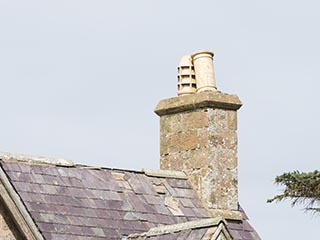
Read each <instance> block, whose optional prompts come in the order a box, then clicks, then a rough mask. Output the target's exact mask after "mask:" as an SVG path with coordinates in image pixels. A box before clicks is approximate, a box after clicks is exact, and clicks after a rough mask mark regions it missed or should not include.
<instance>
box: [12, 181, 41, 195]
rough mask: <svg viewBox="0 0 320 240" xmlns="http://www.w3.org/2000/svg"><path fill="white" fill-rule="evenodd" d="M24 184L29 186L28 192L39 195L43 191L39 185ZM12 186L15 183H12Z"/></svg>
mask: <svg viewBox="0 0 320 240" xmlns="http://www.w3.org/2000/svg"><path fill="white" fill-rule="evenodd" d="M24 184H26V185H29V188H30V192H33V193H41V192H42V191H43V190H42V185H40V184H37V183H24ZM14 185H15V183H14Z"/></svg>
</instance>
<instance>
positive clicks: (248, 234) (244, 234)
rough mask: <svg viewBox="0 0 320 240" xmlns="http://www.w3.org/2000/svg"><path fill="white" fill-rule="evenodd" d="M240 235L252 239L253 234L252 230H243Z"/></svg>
mask: <svg viewBox="0 0 320 240" xmlns="http://www.w3.org/2000/svg"><path fill="white" fill-rule="evenodd" d="M240 235H241V237H242V238H243V239H245V240H251V239H252V235H251V233H250V232H247V231H241V232H240Z"/></svg>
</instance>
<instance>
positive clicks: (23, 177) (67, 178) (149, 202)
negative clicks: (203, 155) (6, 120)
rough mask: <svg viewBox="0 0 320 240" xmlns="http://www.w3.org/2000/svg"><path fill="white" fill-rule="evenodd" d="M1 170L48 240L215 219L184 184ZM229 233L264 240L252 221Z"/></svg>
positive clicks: (124, 175) (74, 169)
mask: <svg viewBox="0 0 320 240" xmlns="http://www.w3.org/2000/svg"><path fill="white" fill-rule="evenodd" d="M0 165H1V168H2V169H3V171H4V172H5V174H6V177H7V178H8V180H9V182H10V183H11V185H12V186H13V188H14V190H15V191H16V193H17V194H18V195H19V197H20V199H21V201H22V202H23V204H24V206H25V208H26V209H27V211H28V212H29V214H30V216H31V217H32V219H33V221H34V222H35V223H36V225H37V227H38V229H39V231H40V232H41V234H42V235H43V236H44V238H45V239H48V240H49V239H70V240H73V239H77V240H81V239H89V240H98V239H121V238H123V237H126V236H128V235H130V234H139V233H143V232H147V231H149V230H150V228H154V227H159V226H163V225H172V224H179V223H185V222H188V221H195V220H201V219H208V218H210V216H209V213H208V212H207V211H206V209H205V208H204V207H203V206H202V204H201V202H200V200H199V199H198V197H197V196H196V193H195V192H194V191H193V190H192V188H191V185H189V183H188V181H187V180H186V179H183V178H174V177H170V176H167V177H163V176H162V177H161V176H151V175H150V174H148V175H147V174H146V172H143V171H141V172H138V171H128V170H117V169H108V168H93V167H88V166H81V165H70V166H59V165H55V164H46V163H36V162H22V161H16V160H14V159H10V161H2V160H1V161H0ZM227 228H228V230H229V232H230V233H231V235H232V236H233V238H234V239H237V240H257V239H260V238H259V237H258V236H257V234H256V233H255V231H254V230H253V228H252V227H251V226H250V225H249V223H248V222H247V220H243V221H235V222H228V224H227ZM207 230H208V228H207V229H206V228H200V229H188V230H184V231H181V232H179V233H175V234H176V235H168V236H165V237H167V238H161V239H176V238H175V236H178V235H177V234H181V236H188V237H189V239H191V238H190V236H197V237H194V238H192V239H202V236H204V234H205V233H206V231H207ZM201 234H202V236H201ZM198 236H199V238H198ZM163 237H164V236H163ZM170 237H171V238H170ZM148 239H150V240H151V239H152V240H153V239H156V238H148ZM181 239H188V238H183V237H181Z"/></svg>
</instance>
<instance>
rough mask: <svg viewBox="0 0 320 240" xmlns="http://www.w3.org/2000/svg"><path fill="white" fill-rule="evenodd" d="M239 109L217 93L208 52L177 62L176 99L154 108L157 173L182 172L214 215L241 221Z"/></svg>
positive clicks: (229, 97) (238, 104)
mask: <svg viewBox="0 0 320 240" xmlns="http://www.w3.org/2000/svg"><path fill="white" fill-rule="evenodd" d="M188 59H189V60H188ZM182 65H188V66H183V67H182ZM182 68H183V69H184V70H185V71H182ZM183 72H185V73H186V74H185V75H184V74H182V73H183ZM194 76H195V77H194ZM194 78H195V82H194ZM182 81H184V82H182ZM194 88H195V89H194ZM184 90H185V91H184ZM241 105H242V104H241V101H240V99H239V98H238V97H237V96H236V95H231V94H226V93H222V92H219V91H217V88H216V83H215V76H214V70H213V53H212V52H209V51H201V52H197V53H195V54H192V55H189V56H184V57H183V58H182V60H181V62H180V64H179V67H178V97H174V98H169V99H164V100H161V101H160V102H159V103H158V105H157V107H156V109H155V113H156V114H157V115H158V116H160V167H161V169H164V170H179V171H184V172H185V173H186V174H187V175H188V178H189V181H190V182H191V184H192V185H193V188H194V189H195V190H196V191H197V193H198V195H199V197H200V199H201V200H202V201H203V203H204V205H205V206H206V208H207V209H208V210H209V211H210V212H211V213H212V214H213V215H214V216H217V215H220V216H222V217H224V218H226V219H236V220H237V219H241V214H240V212H239V208H238V158H237V147H238V139H237V110H238V109H239V108H240V107H241Z"/></svg>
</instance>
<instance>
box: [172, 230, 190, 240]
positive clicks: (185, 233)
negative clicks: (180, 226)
mask: <svg viewBox="0 0 320 240" xmlns="http://www.w3.org/2000/svg"><path fill="white" fill-rule="evenodd" d="M191 231H192V230H191V229H189V230H185V231H182V232H180V234H179V236H178V237H177V239H176V240H185V239H187V238H188V236H189V235H190V233H191Z"/></svg>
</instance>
